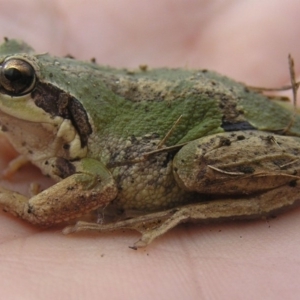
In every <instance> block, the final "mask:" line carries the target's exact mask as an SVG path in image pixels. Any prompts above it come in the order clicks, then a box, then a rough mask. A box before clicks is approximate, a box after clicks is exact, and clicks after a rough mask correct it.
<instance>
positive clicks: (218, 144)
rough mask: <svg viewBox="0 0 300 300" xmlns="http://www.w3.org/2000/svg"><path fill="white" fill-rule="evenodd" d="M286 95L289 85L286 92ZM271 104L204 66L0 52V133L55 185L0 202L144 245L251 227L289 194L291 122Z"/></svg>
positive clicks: (293, 157) (295, 165)
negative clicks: (211, 228)
mask: <svg viewBox="0 0 300 300" xmlns="http://www.w3.org/2000/svg"><path fill="white" fill-rule="evenodd" d="M292 88H293V91H294V92H296V88H297V85H296V84H294V85H293V86H292ZM281 100H282V99H280V98H279V97H274V96H270V95H267V94H266V93H264V92H263V91H261V90H259V89H256V88H253V87H250V86H248V85H246V84H244V83H241V82H237V81H235V80H233V79H230V78H228V77H226V76H223V75H220V74H218V73H216V72H213V71H209V70H206V69H202V70H192V69H186V68H177V69H172V68H158V69H150V68H148V67H147V66H145V65H144V66H140V68H137V69H136V70H129V69H126V68H113V67H109V66H102V65H98V64H97V63H96V62H95V60H91V61H80V60H76V59H74V58H73V57H71V56H66V57H55V56H52V55H50V54H48V53H36V52H35V51H34V49H33V48H32V47H31V46H29V45H28V44H26V43H25V42H23V41H19V40H14V39H7V38H6V39H5V40H4V42H3V43H2V44H1V45H0V128H1V132H2V134H3V135H4V136H5V137H6V138H7V140H8V141H9V142H10V143H11V145H12V146H13V147H14V149H15V150H16V151H17V152H18V154H19V156H18V157H17V158H16V159H15V160H14V161H12V162H11V164H10V165H9V167H8V168H7V169H6V170H4V173H5V174H10V175H12V176H13V174H14V173H15V172H17V171H18V169H19V168H21V167H22V166H23V165H24V164H25V163H27V162H30V163H32V164H33V165H35V166H37V167H38V168H39V169H40V170H41V172H42V173H43V174H44V175H45V176H48V177H50V178H52V179H53V180H54V181H55V184H54V185H52V186H51V187H49V188H47V189H45V190H43V191H38V192H36V193H34V194H33V195H32V196H31V197H27V196H25V195H22V194H20V193H17V192H15V191H12V190H9V189H6V188H4V187H0V206H1V207H2V209H3V210H4V211H5V212H8V213H11V214H13V215H15V216H17V217H19V218H21V219H23V220H24V221H27V222H29V223H31V224H33V225H36V226H41V227H51V226H56V225H62V226H65V227H64V229H63V233H65V234H70V233H75V232H80V231H98V232H109V231H115V230H123V229H132V230H136V231H138V232H140V233H141V237H140V239H139V240H138V241H137V242H136V243H134V245H133V246H131V247H132V248H133V249H137V248H141V247H145V246H147V245H149V244H150V243H151V242H152V241H153V240H154V239H156V238H158V237H159V236H161V235H163V234H165V233H166V232H167V231H169V230H170V229H172V228H173V227H175V226H177V225H178V224H180V223H184V222H200V223H201V222H202V223H207V222H213V221H220V220H227V219H230V220H231V219H252V218H261V217H265V216H269V215H272V214H274V213H277V212H280V211H282V210H285V209H287V208H289V207H292V206H293V205H294V204H295V203H296V202H297V200H298V199H299V196H298V195H299V194H300V193H299V191H300V184H299V183H300V177H299V172H300V160H299V154H300V116H299V114H298V113H295V111H293V110H292V109H290V108H288V107H286V105H283V102H282V101H281Z"/></svg>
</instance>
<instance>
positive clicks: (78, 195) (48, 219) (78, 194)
mask: <svg viewBox="0 0 300 300" xmlns="http://www.w3.org/2000/svg"><path fill="white" fill-rule="evenodd" d="M116 195H117V187H116V184H115V182H114V180H113V178H112V176H111V174H110V172H109V171H108V170H107V169H106V168H105V166H103V164H102V163H101V162H99V161H97V160H94V159H88V158H86V159H82V160H81V161H80V162H79V163H78V164H77V167H76V173H74V174H72V175H70V176H69V177H67V178H65V179H63V180H62V181H60V182H58V183H56V184H55V185H53V186H52V187H50V188H48V189H47V190H45V191H43V192H41V193H39V194H38V195H36V196H34V197H32V198H30V199H28V198H27V197H25V196H23V195H21V194H18V193H16V192H12V191H9V190H7V189H4V188H2V187H1V188H0V205H1V206H2V207H3V208H4V210H5V211H7V212H10V213H12V214H14V215H17V216H18V217H20V218H22V219H24V220H27V221H29V222H31V223H33V224H37V225H41V226H51V225H53V224H55V223H60V222H63V221H67V220H69V219H73V218H76V217H80V216H81V215H83V214H85V213H87V212H89V211H91V210H93V209H95V208H97V207H99V206H103V205H105V204H107V203H109V202H110V201H111V200H113V199H114V198H115V197H116Z"/></svg>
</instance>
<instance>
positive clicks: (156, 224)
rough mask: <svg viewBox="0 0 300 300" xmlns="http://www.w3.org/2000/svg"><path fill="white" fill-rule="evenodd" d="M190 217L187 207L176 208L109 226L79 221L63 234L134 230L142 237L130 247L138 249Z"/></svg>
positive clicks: (65, 229) (109, 224)
mask: <svg viewBox="0 0 300 300" xmlns="http://www.w3.org/2000/svg"><path fill="white" fill-rule="evenodd" d="M189 217H190V214H189V213H188V214H186V209H185V207H184V208H178V209H177V208H176V209H170V210H166V211H162V212H156V213H150V214H147V215H143V216H139V217H135V218H132V219H127V220H122V221H117V222H112V223H108V224H98V223H92V222H83V221H78V222H77V223H76V224H75V225H70V226H67V227H66V228H64V230H63V233H64V234H69V233H75V232H80V231H98V232H108V231H115V230H120V229H132V230H136V231H139V232H140V233H141V234H142V237H141V238H140V239H139V240H138V241H137V242H136V243H135V244H134V245H133V246H132V247H130V248H133V249H137V248H142V247H146V246H147V245H149V244H150V243H151V242H152V241H153V240H154V239H156V238H157V237H159V236H161V235H163V234H164V233H166V232H167V231H169V230H170V229H171V228H173V227H175V226H176V225H178V224H179V223H181V222H183V221H185V220H187V219H189Z"/></svg>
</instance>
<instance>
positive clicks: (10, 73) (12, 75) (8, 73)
mask: <svg viewBox="0 0 300 300" xmlns="http://www.w3.org/2000/svg"><path fill="white" fill-rule="evenodd" d="M4 76H5V77H6V79H8V80H11V81H15V80H19V79H20V78H21V77H22V74H21V72H20V71H19V70H18V69H15V68H10V69H7V70H5V72H4Z"/></svg>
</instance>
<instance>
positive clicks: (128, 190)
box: [0, 41, 300, 212]
mask: <svg viewBox="0 0 300 300" xmlns="http://www.w3.org/2000/svg"><path fill="white" fill-rule="evenodd" d="M24 52H26V53H28V56H25V57H27V58H28V60H29V61H32V60H33V61H34V63H35V64H36V66H37V72H38V78H39V80H40V81H43V82H50V83H51V84H53V85H56V86H58V87H59V88H60V89H61V90H64V91H65V92H66V93H70V94H71V95H72V96H74V97H75V98H76V99H77V100H79V101H80V102H81V103H82V105H83V106H84V108H85V110H86V112H87V113H88V116H89V119H90V122H91V124H92V128H93V133H92V134H91V136H90V138H89V140H88V153H87V156H88V157H91V158H95V159H97V160H100V161H102V162H103V163H104V165H106V166H107V168H108V169H109V170H110V171H111V172H112V174H113V177H114V178H115V181H116V184H117V186H118V188H119V193H118V196H117V198H116V199H114V201H113V202H112V204H113V205H116V206H117V207H121V208H125V209H127V210H139V211H146V212H148V211H155V210H160V209H165V208H170V207H176V206H177V205H178V204H181V203H190V202H192V201H198V200H199V199H204V198H203V197H202V198H200V197H199V196H198V195H196V194H195V193H192V192H187V191H185V190H182V189H181V188H179V186H178V185H177V183H176V181H175V179H174V177H173V174H172V158H173V156H174V155H175V154H176V151H178V150H176V151H172V152H162V153H159V154H157V155H154V156H151V157H150V158H148V159H146V161H142V162H139V163H136V162H134V161H136V160H139V159H142V158H143V155H144V154H145V153H147V152H149V151H152V150H156V149H157V144H158V143H159V141H160V140H161V139H163V138H164V136H165V135H166V133H167V132H168V131H169V130H170V129H171V127H172V126H173V124H174V123H175V122H176V120H178V118H179V117H180V116H182V118H181V120H180V122H179V124H178V125H176V127H175V129H174V131H173V132H172V134H171V135H170V136H169V138H168V139H167V140H166V142H165V145H164V146H173V145H176V144H181V143H186V142H189V141H192V140H195V139H197V138H200V137H203V136H207V135H212V134H215V133H220V132H223V131H224V130H223V128H222V127H221V125H222V121H227V122H230V123H237V122H244V121H247V122H248V123H249V124H251V125H252V126H253V127H255V128H256V129H258V130H265V131H272V132H273V131H275V132H277V131H279V130H282V129H284V128H285V127H286V126H287V124H289V122H290V120H291V115H292V113H291V112H290V111H288V110H285V109H283V108H282V106H280V105H278V104H277V103H276V102H275V101H270V100H269V99H268V97H266V96H264V95H262V94H259V93H257V92H255V91H251V89H248V88H247V87H246V86H245V85H244V84H240V83H237V82H235V81H233V80H231V79H229V78H227V77H224V76H221V75H219V74H217V73H214V72H210V71H206V70H187V69H154V70H137V71H129V70H126V69H114V68H109V67H103V66H99V65H97V64H95V63H89V62H80V61H76V63H74V60H73V59H70V58H53V57H52V56H49V55H48V54H42V55H37V54H34V52H33V50H32V49H31V48H29V47H28V46H26V45H21V44H20V43H14V42H13V41H12V42H11V43H6V44H3V45H2V46H1V48H0V54H1V57H5V56H6V54H9V55H12V54H14V53H16V54H17V53H24ZM22 55H24V54H22ZM286 135H296V136H300V117H299V116H297V117H296V120H295V122H294V124H293V126H292V128H290V129H289V131H288V132H287V133H286ZM34 150H36V149H34ZM50 175H51V174H50Z"/></svg>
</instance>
